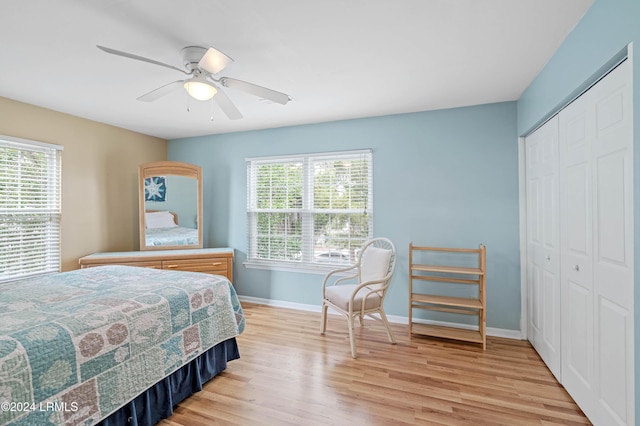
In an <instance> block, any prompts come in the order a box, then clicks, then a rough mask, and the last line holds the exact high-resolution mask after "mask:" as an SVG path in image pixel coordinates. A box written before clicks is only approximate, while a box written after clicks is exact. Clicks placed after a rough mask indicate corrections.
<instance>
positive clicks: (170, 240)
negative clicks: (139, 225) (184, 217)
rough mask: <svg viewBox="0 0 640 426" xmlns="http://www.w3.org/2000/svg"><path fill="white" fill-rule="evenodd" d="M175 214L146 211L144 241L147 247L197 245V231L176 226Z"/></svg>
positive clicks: (176, 218) (176, 216) (176, 217)
mask: <svg viewBox="0 0 640 426" xmlns="http://www.w3.org/2000/svg"><path fill="white" fill-rule="evenodd" d="M178 223H179V222H178V215H177V214H176V213H175V212H170V211H160V210H147V211H146V212H145V224H146V229H145V241H146V245H147V246H180V245H194V244H195V245H197V244H199V239H198V230H197V229H194V228H188V227H185V226H179V225H178Z"/></svg>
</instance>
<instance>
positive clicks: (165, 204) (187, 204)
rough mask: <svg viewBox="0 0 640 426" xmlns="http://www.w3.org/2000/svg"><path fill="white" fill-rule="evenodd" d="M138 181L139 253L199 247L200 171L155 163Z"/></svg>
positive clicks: (143, 169)
mask: <svg viewBox="0 0 640 426" xmlns="http://www.w3.org/2000/svg"><path fill="white" fill-rule="evenodd" d="M138 180H139V204H138V205H139V213H140V250H173V249H192V248H202V168H201V167H199V166H195V165H193V164H188V163H181V162H178V161H156V162H154V163H146V164H143V165H141V166H140V169H139V171H138Z"/></svg>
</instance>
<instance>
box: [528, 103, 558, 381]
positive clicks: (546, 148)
mask: <svg viewBox="0 0 640 426" xmlns="http://www.w3.org/2000/svg"><path fill="white" fill-rule="evenodd" d="M525 161H526V176H527V198H526V203H527V291H528V294H527V301H528V312H529V315H528V324H527V330H528V331H527V336H528V339H529V341H530V342H531V344H532V345H533V347H534V348H535V349H536V351H537V352H538V353H539V354H540V357H541V358H542V359H543V360H544V362H545V364H547V366H548V367H549V369H550V370H551V372H552V373H553V374H554V375H555V376H556V378H557V379H558V380H560V368H561V359H560V236H559V226H558V225H559V221H560V217H559V213H558V202H559V200H558V182H559V176H558V167H559V159H558V116H557V115H556V116H555V117H553V118H552V119H551V120H549V121H548V122H546V123H545V124H544V125H543V126H541V127H540V128H539V129H538V130H536V131H535V132H534V133H532V134H531V135H530V136H528V137H527V138H526V140H525Z"/></svg>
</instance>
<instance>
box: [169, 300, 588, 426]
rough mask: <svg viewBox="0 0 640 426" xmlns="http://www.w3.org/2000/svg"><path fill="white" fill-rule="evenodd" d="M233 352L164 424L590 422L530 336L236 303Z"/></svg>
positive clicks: (545, 423)
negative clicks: (389, 332)
mask: <svg viewBox="0 0 640 426" xmlns="http://www.w3.org/2000/svg"><path fill="white" fill-rule="evenodd" d="M243 308H244V311H245V314H246V319H247V326H246V329H245V332H244V333H243V334H242V335H240V336H239V337H238V345H239V347H240V359H238V360H235V361H231V362H230V363H229V364H228V365H227V369H226V370H225V371H224V372H223V373H221V374H220V375H219V376H217V377H215V378H214V379H213V380H211V381H210V382H209V383H207V384H206V385H205V387H204V389H203V390H202V391H201V392H198V393H197V394H195V395H193V396H191V397H190V398H188V399H186V400H185V401H183V402H182V403H180V404H179V405H178V407H176V409H175V411H174V414H173V416H172V417H171V418H169V419H167V420H164V421H163V422H161V423H160V424H161V425H163V426H176V425H183V426H198V425H211V424H225V425H226V424H238V425H303V424H304V425H327V424H331V425H402V424H426V425H432V424H434V425H435V424H442V425H466V424H469V425H509V426H513V425H529V424H537V425H552V424H563V425H566V424H589V421H588V419H587V418H586V417H585V416H584V415H583V413H582V412H581V411H580V409H579V408H578V407H577V406H576V404H575V403H574V402H573V400H572V399H571V397H570V396H569V395H568V394H567V392H566V391H565V390H564V389H563V388H562V386H561V385H559V384H558V382H557V381H556V380H555V378H554V377H553V375H552V374H551V372H550V371H549V370H548V369H547V368H546V367H545V365H544V363H543V362H542V360H541V359H540V357H539V356H538V355H537V354H536V352H535V350H534V349H533V348H532V347H531V345H530V344H529V343H528V342H524V341H517V340H510V339H501V338H494V337H489V338H488V339H487V350H486V352H483V351H482V349H481V347H480V345H477V344H472V343H463V342H455V341H447V340H440V339H435V338H427V337H419V336H414V337H411V338H410V337H409V336H408V332H407V330H408V326H406V325H402V324H392V328H393V332H394V334H395V338H396V341H397V345H391V344H389V342H388V341H387V336H386V332H385V331H384V328H383V326H382V325H381V324H379V323H378V322H376V321H373V320H370V319H368V320H365V324H364V327H360V325H359V324H357V325H356V340H357V347H358V359H353V358H351V352H350V348H349V337H348V333H347V323H346V319H345V318H343V317H341V316H335V315H329V319H328V324H327V333H326V334H325V335H324V336H322V335H320V333H319V329H320V314H319V313H314V312H306V311H297V310H290V309H284V308H276V307H270V306H264V305H256V304H249V303H243Z"/></svg>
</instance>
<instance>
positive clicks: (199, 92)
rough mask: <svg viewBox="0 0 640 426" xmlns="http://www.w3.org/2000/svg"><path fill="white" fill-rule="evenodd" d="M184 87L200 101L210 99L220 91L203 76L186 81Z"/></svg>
mask: <svg viewBox="0 0 640 426" xmlns="http://www.w3.org/2000/svg"><path fill="white" fill-rule="evenodd" d="M184 89H185V90H186V91H187V93H189V95H191V97H192V98H194V99H197V100H199V101H208V100H209V99H211V98H213V96H214V95H215V94H216V93H218V91H217V90H216V88H215V87H213V86H212V85H211V84H209V82H207V80H206V79H205V78H204V77H202V76H197V77H193V78H192V79H189V80H187V81H185V82H184Z"/></svg>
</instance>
